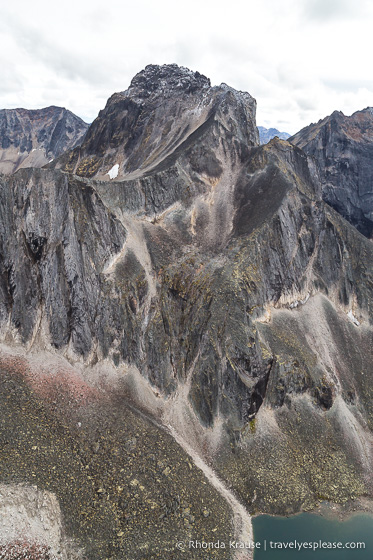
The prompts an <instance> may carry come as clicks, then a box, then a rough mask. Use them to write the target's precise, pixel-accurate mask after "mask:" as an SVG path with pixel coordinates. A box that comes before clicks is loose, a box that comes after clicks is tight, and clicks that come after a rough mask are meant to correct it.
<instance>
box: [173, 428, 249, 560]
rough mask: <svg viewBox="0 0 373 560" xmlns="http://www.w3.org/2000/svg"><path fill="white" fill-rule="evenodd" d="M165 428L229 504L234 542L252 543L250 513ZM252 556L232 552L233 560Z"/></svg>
mask: <svg viewBox="0 0 373 560" xmlns="http://www.w3.org/2000/svg"><path fill="white" fill-rule="evenodd" d="M167 428H168V430H169V432H170V434H171V435H172V437H173V438H174V440H175V441H176V442H177V443H178V444H179V445H180V447H182V449H184V451H185V452H186V453H187V454H188V455H189V457H190V458H191V459H192V461H193V463H194V464H195V466H196V467H197V468H199V469H200V470H201V471H202V472H203V474H204V475H205V477H206V478H207V480H208V481H209V483H210V484H211V486H213V487H214V488H215V489H216V490H217V491H218V492H219V494H220V495H221V496H222V497H223V498H224V499H225V500H226V502H227V503H228V504H229V505H230V507H231V509H232V511H233V524H234V539H235V540H236V542H239V543H252V542H253V530H252V523H251V516H250V514H249V513H248V512H247V511H246V509H245V508H244V506H243V505H242V504H241V503H240V502H239V501H238V500H237V498H236V496H235V495H234V494H233V492H232V491H231V490H229V488H227V486H226V485H225V484H224V482H223V481H222V480H220V478H219V477H218V476H217V474H216V473H215V472H214V470H213V469H212V468H211V467H210V466H209V465H207V464H206V463H205V462H204V461H203V459H202V458H201V457H200V456H199V455H198V453H196V451H195V450H194V449H193V448H192V447H191V446H190V445H189V444H188V443H187V442H186V441H185V440H184V439H183V438H182V437H181V436H180V435H179V434H178V433H177V431H176V430H175V429H174V428H173V426H171V425H170V424H169V425H167ZM252 557H253V556H252V551H251V550H250V549H246V550H236V551H235V553H234V558H235V560H252Z"/></svg>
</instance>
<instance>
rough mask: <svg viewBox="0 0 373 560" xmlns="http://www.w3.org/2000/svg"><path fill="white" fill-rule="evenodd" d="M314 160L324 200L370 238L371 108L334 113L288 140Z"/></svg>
mask: <svg viewBox="0 0 373 560" xmlns="http://www.w3.org/2000/svg"><path fill="white" fill-rule="evenodd" d="M289 141H290V142H292V143H293V144H295V145H296V146H299V147H300V148H302V149H303V150H304V151H305V152H306V153H307V154H309V155H310V156H312V157H313V158H315V160H316V162H317V165H318V168H319V170H320V176H321V182H322V191H323V199H324V200H325V201H326V202H327V203H328V204H330V205H331V206H332V207H333V208H335V210H337V212H339V213H340V214H341V215H342V216H343V217H344V218H346V220H348V221H349V222H350V223H351V224H353V225H354V226H355V227H356V228H357V229H358V230H359V231H360V232H361V233H362V234H363V235H365V236H366V237H369V238H370V237H372V235H373V167H372V158H373V109H372V108H371V107H368V108H367V109H364V110H363V111H357V112H356V113H354V114H353V115H351V117H346V116H345V115H344V114H343V113H341V112H339V111H335V112H334V113H333V114H332V115H330V116H329V117H326V118H325V119H323V120H321V121H319V122H318V123H317V124H311V125H310V126H308V127H306V128H304V129H302V130H301V131H300V132H298V133H297V134H295V136H292V137H291V138H290V140H289Z"/></svg>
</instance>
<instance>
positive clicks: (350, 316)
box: [347, 309, 360, 327]
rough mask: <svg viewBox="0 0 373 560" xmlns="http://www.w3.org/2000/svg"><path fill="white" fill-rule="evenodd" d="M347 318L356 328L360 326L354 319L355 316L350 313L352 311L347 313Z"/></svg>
mask: <svg viewBox="0 0 373 560" xmlns="http://www.w3.org/2000/svg"><path fill="white" fill-rule="evenodd" d="M347 317H348V318H349V319H350V321H351V323H353V324H354V325H356V326H357V327H358V326H359V325H360V322H359V321H358V320H357V319H356V317H355V315H354V314H353V313H352V309H350V311H349V312H348V313H347Z"/></svg>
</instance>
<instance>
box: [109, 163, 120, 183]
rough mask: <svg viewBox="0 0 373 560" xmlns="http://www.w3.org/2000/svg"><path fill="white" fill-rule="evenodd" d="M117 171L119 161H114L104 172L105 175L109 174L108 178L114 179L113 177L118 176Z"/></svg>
mask: <svg viewBox="0 0 373 560" xmlns="http://www.w3.org/2000/svg"><path fill="white" fill-rule="evenodd" d="M118 171H119V163H116V164H115V165H113V167H112V168H111V169H110V171H108V172H107V173H106V175H109V177H110V179H115V177H118Z"/></svg>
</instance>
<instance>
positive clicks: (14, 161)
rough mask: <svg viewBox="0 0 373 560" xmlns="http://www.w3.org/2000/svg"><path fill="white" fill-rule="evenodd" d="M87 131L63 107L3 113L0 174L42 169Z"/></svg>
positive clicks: (0, 133) (6, 111)
mask: <svg viewBox="0 0 373 560" xmlns="http://www.w3.org/2000/svg"><path fill="white" fill-rule="evenodd" d="M87 129H88V124H86V123H85V122H84V121H82V119H80V118H79V117H77V116H76V115H74V114H73V113H71V112H70V111H67V110H66V109H63V108H62V107H46V108H45V109H36V110H28V109H2V110H1V111H0V173H7V174H9V173H14V172H15V171H16V170H17V169H20V168H24V167H42V166H43V165H45V164H47V163H48V162H50V161H51V160H53V159H54V158H56V157H58V156H60V155H61V154H62V153H63V152H64V151H65V150H69V149H71V148H73V147H74V146H75V145H76V144H78V142H79V141H80V140H81V139H82V137H83V135H84V134H85V132H86V131H87Z"/></svg>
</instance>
